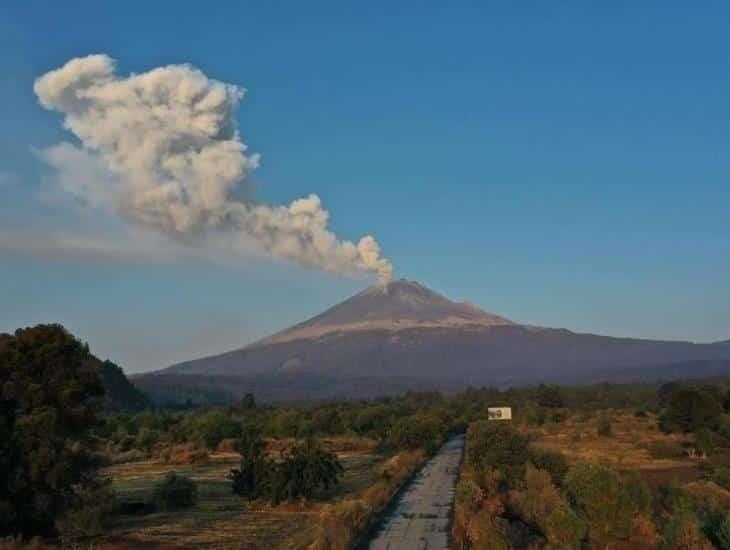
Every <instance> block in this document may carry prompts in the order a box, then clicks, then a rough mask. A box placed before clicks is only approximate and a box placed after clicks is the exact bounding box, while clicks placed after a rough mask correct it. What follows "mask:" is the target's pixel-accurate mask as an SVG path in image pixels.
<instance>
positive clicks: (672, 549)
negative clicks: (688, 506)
mask: <svg viewBox="0 0 730 550" xmlns="http://www.w3.org/2000/svg"><path fill="white" fill-rule="evenodd" d="M662 539H663V540H662V545H661V548H662V549H664V550H676V549H685V548H686V549H687V550H712V544H711V543H710V541H709V540H707V537H706V536H705V535H704V533H703V532H702V530H701V529H700V525H699V522H698V521H697V517H696V516H695V515H694V514H693V513H692V512H690V511H688V510H681V511H679V512H677V513H675V514H673V515H672V516H671V517H670V518H669V521H668V522H667V524H666V525H665V527H664V531H663V533H662Z"/></svg>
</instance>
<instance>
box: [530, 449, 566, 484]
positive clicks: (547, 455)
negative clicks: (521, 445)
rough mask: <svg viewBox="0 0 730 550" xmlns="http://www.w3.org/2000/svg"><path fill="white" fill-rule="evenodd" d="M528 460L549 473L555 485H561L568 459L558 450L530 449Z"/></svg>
mask: <svg viewBox="0 0 730 550" xmlns="http://www.w3.org/2000/svg"><path fill="white" fill-rule="evenodd" d="M530 462H532V464H533V465H534V466H535V468H539V469H540V470H545V471H547V472H548V473H549V474H550V478H551V479H552V482H553V483H554V484H555V485H556V486H557V487H562V485H563V480H564V479H565V474H567V473H568V461H567V460H566V459H565V456H564V455H563V453H561V452H559V451H549V450H541V449H532V450H531V452H530Z"/></svg>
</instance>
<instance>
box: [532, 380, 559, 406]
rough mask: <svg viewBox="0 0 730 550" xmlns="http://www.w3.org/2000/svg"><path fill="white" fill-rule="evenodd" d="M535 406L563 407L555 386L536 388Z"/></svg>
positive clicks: (543, 385) (542, 385)
mask: <svg viewBox="0 0 730 550" xmlns="http://www.w3.org/2000/svg"><path fill="white" fill-rule="evenodd" d="M537 404H538V405H540V406H541V407H548V408H560V407H562V406H563V405H564V402H563V396H562V394H561V392H560V388H558V387H557V386H546V385H545V384H540V386H538V388H537Z"/></svg>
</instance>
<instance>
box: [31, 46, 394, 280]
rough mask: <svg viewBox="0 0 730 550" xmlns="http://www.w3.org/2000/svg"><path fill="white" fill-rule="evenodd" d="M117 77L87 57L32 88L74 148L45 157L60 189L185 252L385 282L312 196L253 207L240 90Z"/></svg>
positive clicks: (372, 251) (203, 82) (375, 255)
mask: <svg viewBox="0 0 730 550" xmlns="http://www.w3.org/2000/svg"><path fill="white" fill-rule="evenodd" d="M114 68H115V67H114V61H113V60H112V59H111V58H110V57H108V56H106V55H90V56H88V57H83V58H76V59H72V60H71V61H69V62H68V63H66V64H65V65H64V66H63V67H61V68H59V69H56V70H53V71H50V72H48V73H46V74H45V75H43V76H42V77H40V78H38V79H37V80H36V82H35V86H34V90H35V93H36V95H37V96H38V99H39V101H40V103H41V105H43V106H44V107H45V108H47V109H51V110H55V111H60V112H62V113H63V114H64V115H65V121H64V124H65V127H66V128H67V129H69V130H70V131H71V132H73V133H74V134H75V135H76V136H77V137H78V138H79V139H80V141H81V144H82V146H81V147H78V146H76V145H73V144H70V143H66V142H64V143H59V144H57V145H54V146H52V147H50V148H48V149H46V150H45V151H43V152H42V156H43V158H44V159H45V160H46V161H47V162H48V163H49V164H50V165H51V166H52V167H54V168H55V170H56V173H57V181H58V184H59V185H60V187H61V188H62V189H64V190H65V191H67V192H69V193H72V194H73V195H75V196H77V197H79V198H81V199H83V200H84V201H86V202H88V203H89V204H91V205H93V206H96V207H101V208H107V209H109V210H112V211H114V212H117V213H118V214H119V215H121V216H123V217H124V218H125V219H127V220H130V221H132V222H134V223H136V224H140V225H142V226H144V227H147V228H152V229H154V230H156V231H159V232H162V233H164V234H166V235H169V236H172V237H174V238H175V239H177V240H180V241H183V242H189V241H192V240H195V239H203V240H205V241H210V240H211V239H216V238H218V239H220V240H221V241H223V242H226V243H227V244H231V245H233V246H234V247H235V249H236V250H237V251H238V252H240V253H241V254H245V253H246V250H249V249H250V248H251V247H252V246H253V247H254V248H255V249H257V250H259V251H262V252H264V253H267V254H269V255H271V256H273V257H275V258H280V259H284V260H288V261H292V262H296V263H298V264H301V265H305V266H309V267H315V268H319V269H323V270H325V271H328V272H332V273H343V274H352V273H357V272H368V273H375V274H377V275H378V277H379V279H380V280H381V281H383V282H387V281H388V280H390V278H391V277H392V265H391V263H390V261H389V260H387V259H386V258H383V257H382V256H381V254H380V247H379V245H378V243H377V242H376V241H375V239H374V238H373V237H371V236H369V235H367V236H365V237H363V238H362V239H360V241H359V242H358V243H357V244H355V243H353V242H350V241H341V240H339V239H337V237H336V236H335V235H334V233H332V232H331V231H330V230H329V228H328V223H329V213H328V212H327V211H326V210H324V209H323V207H322V204H321V202H320V200H319V198H318V197H317V196H316V195H310V196H309V197H307V198H303V199H298V200H295V201H294V202H292V203H291V204H290V205H288V206H271V205H265V204H260V203H256V202H254V200H253V197H252V193H251V189H250V188H249V186H248V185H247V183H246V182H247V176H248V175H249V173H250V172H251V171H252V170H254V169H255V168H256V167H257V166H258V163H259V156H258V155H257V154H249V153H248V152H247V147H246V145H245V144H244V143H243V142H242V141H241V139H240V136H239V133H238V129H237V125H236V121H235V118H234V113H235V110H236V107H237V105H238V102H239V101H240V100H241V98H242V97H243V94H244V90H242V89H241V88H239V87H237V86H233V85H230V84H224V83H222V82H218V81H215V80H211V79H209V78H208V77H206V76H205V75H204V74H203V73H202V72H200V71H199V70H197V69H195V68H193V67H191V66H188V65H169V66H166V67H160V68H157V69H153V70H151V71H149V72H146V73H142V74H133V75H131V76H129V77H119V76H117V75H116V74H115V72H114Z"/></svg>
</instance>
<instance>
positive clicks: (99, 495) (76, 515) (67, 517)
mask: <svg viewBox="0 0 730 550" xmlns="http://www.w3.org/2000/svg"><path fill="white" fill-rule="evenodd" d="M114 507H115V502H114V492H113V491H112V489H111V485H110V484H109V483H102V484H98V485H94V486H88V487H85V488H83V489H82V490H81V492H80V494H79V501H78V502H77V503H76V505H75V506H73V507H71V508H69V510H67V511H66V512H65V513H64V514H63V516H62V517H61V518H60V519H59V520H58V521H57V522H56V526H57V527H58V530H59V531H60V533H61V535H62V537H63V538H64V540H68V539H69V538H76V537H89V536H94V535H101V534H102V533H104V531H105V529H106V527H107V520H108V519H109V516H110V515H111V514H112V512H113V511H114Z"/></svg>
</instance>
